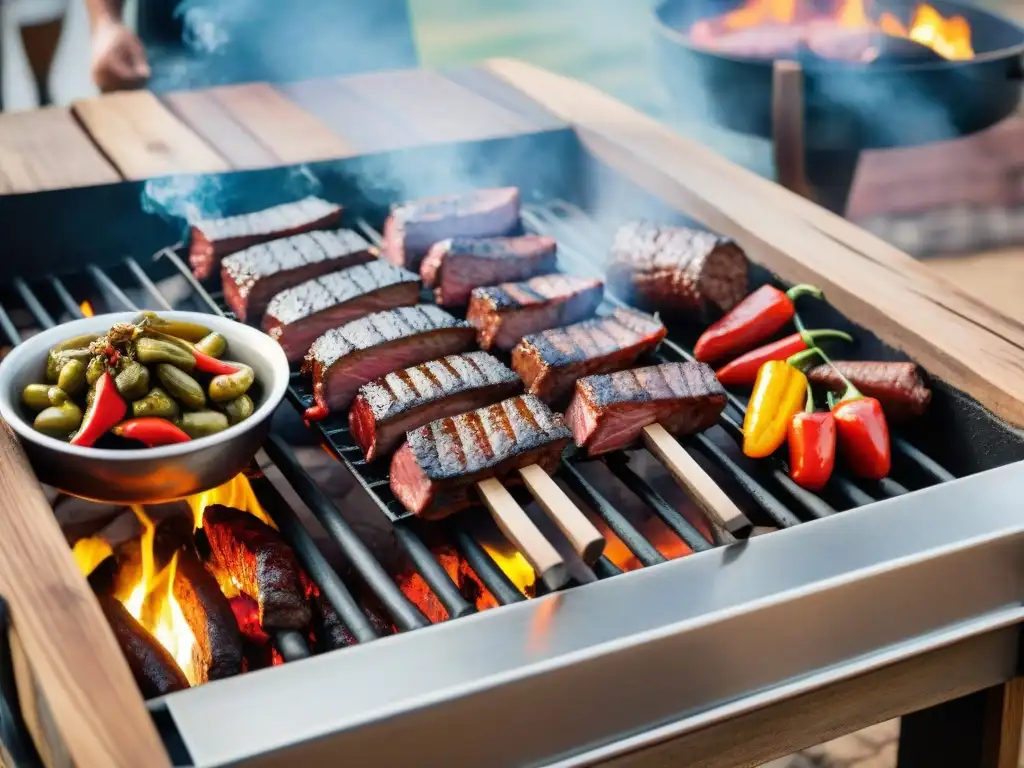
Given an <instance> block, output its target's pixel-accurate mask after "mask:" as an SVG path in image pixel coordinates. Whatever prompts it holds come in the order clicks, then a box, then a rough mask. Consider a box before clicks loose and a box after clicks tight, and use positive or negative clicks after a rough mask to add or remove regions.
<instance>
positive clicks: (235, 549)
mask: <svg viewBox="0 0 1024 768" xmlns="http://www.w3.org/2000/svg"><path fill="white" fill-rule="evenodd" d="M203 531H204V532H205V533H206V538H207V539H208V540H209V542H210V552H211V557H212V559H213V562H214V564H215V565H216V566H217V567H219V568H223V569H225V570H226V571H228V573H230V574H231V575H232V577H233V578H234V579H235V581H236V583H237V585H238V588H239V589H240V590H241V591H242V592H245V593H246V594H248V595H250V596H251V597H254V598H256V601H257V602H258V603H259V606H260V625H261V626H262V627H263V628H264V629H265V630H267V631H272V630H276V629H302V628H304V627H305V626H306V625H307V624H309V620H310V610H309V604H308V602H307V601H306V595H305V593H304V591H303V589H302V583H301V576H300V574H301V568H300V567H299V563H298V560H296V559H295V553H294V552H293V551H292V548H291V547H290V546H288V544H287V543H286V542H285V540H284V539H283V538H281V534H279V533H278V532H277V531H275V530H274V529H273V528H271V527H270V526H268V525H266V524H265V523H263V522H262V521H261V520H258V519H257V518H255V517H254V516H253V515H250V514H249V513H248V512H242V511H240V510H237V509H233V508H231V507H225V506H223V505H222V504H212V505H210V506H208V507H207V508H206V509H205V510H204V512H203Z"/></svg>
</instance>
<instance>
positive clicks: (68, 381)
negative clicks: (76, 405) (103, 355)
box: [57, 360, 85, 395]
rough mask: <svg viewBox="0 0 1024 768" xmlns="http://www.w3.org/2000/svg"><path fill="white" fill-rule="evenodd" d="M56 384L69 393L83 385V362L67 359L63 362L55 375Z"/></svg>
mask: <svg viewBox="0 0 1024 768" xmlns="http://www.w3.org/2000/svg"><path fill="white" fill-rule="evenodd" d="M57 386H58V387H60V388H61V389H63V390H64V391H65V392H67V393H68V394H69V395H73V394H75V393H76V392H77V391H78V390H80V389H82V388H83V387H85V363H83V362H82V361H81V360H68V361H67V362H66V363H64V366H63V367H62V368H61V369H60V373H59V374H58V375H57Z"/></svg>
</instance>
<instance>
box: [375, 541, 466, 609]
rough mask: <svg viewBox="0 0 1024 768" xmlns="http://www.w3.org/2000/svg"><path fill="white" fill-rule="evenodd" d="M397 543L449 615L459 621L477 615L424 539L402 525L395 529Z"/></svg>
mask: <svg viewBox="0 0 1024 768" xmlns="http://www.w3.org/2000/svg"><path fill="white" fill-rule="evenodd" d="M394 532H395V541H397V542H398V546H400V547H401V548H402V549H403V550H404V551H405V554H406V555H408V557H409V559H410V560H411V561H412V564H413V567H414V568H416V570H417V571H418V572H419V574H420V575H421V576H422V577H423V580H424V581H426V582H427V584H428V585H429V586H430V589H431V590H432V591H433V592H434V594H435V595H437V599H438V600H440V601H441V605H443V606H444V609H445V611H447V612H448V615H449V616H450V617H451V618H453V619H457V618H459V617H460V616H468V615H469V614H471V613H476V606H475V605H471V604H470V603H469V602H468V601H467V600H466V599H465V598H464V597H463V596H462V593H461V592H459V588H458V586H457V585H456V584H455V582H454V581H452V579H451V576H449V575H448V572H447V571H446V570H445V569H444V568H442V567H441V564H440V563H438V562H437V560H436V559H435V558H434V555H433V554H432V553H431V551H430V550H429V549H428V548H427V545H426V544H424V543H423V539H421V538H420V537H419V536H417V535H416V534H414V533H413V532H412V531H411V530H409V526H408V525H407V524H404V523H400V524H398V525H396V526H395V527H394Z"/></svg>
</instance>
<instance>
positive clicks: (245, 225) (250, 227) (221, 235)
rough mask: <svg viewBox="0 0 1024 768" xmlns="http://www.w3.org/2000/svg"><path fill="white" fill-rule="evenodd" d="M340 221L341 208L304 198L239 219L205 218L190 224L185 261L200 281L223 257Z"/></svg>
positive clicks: (331, 225)
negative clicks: (186, 260) (190, 238)
mask: <svg viewBox="0 0 1024 768" xmlns="http://www.w3.org/2000/svg"><path fill="white" fill-rule="evenodd" d="M340 221H341V206H340V205H335V204H334V203H328V202H327V201H326V200H321V199H320V198H318V197H307V198H305V199H304V200H299V201H298V202H294V203H285V204H284V205H277V206H274V207H273V208H267V209H265V210H262V211H255V212H253V213H244V214H242V215H241V216H229V217H227V218H224V219H207V220H205V221H197V222H196V223H194V224H193V225H192V242H191V245H190V246H189V252H188V261H189V264H191V265H192V272H193V274H195V276H196V277H197V278H198V279H200V280H205V279H206V278H207V277H209V276H210V275H212V274H213V273H214V271H215V270H216V269H217V265H218V264H220V260H221V259H222V258H224V257H225V256H228V255H230V254H232V253H236V252H238V251H240V250H242V249H243V248H248V247H249V246H251V245H256V244H257V243H265V242H267V241H268V240H275V239H277V238H279V237H288V236H289V235H297V234H299V233H300V232H311V231H313V230H315V229H330V228H331V227H335V226H337V225H338V222H340Z"/></svg>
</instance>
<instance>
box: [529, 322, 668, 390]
mask: <svg viewBox="0 0 1024 768" xmlns="http://www.w3.org/2000/svg"><path fill="white" fill-rule="evenodd" d="M665 333H666V330H665V326H664V325H662V324H661V323H660V322H659V321H658V320H657V319H656V318H654V317H651V316H650V315H645V314H644V313H643V312H637V311H636V310H632V309H616V310H615V311H614V312H612V313H611V315H609V316H608V317H596V318H593V319H592V320H584V321H583V322H582V323H576V324H575V325H569V326H566V327H565V328H553V329H551V330H548V331H542V332H541V333H533V334H530V335H529V336H526V337H525V338H524V339H523V340H522V341H520V342H519V344H518V345H517V346H516V348H515V349H514V350H512V368H513V370H515V372H516V373H518V374H519V375H520V377H522V379H523V382H524V383H525V384H526V388H527V391H529V392H531V393H533V394H535V395H536V396H537V397H539V398H540V399H541V400H544V401H545V402H548V403H553V402H558V401H559V400H560V399H561V398H563V397H564V396H566V395H568V394H569V392H570V391H572V388H573V384H574V382H575V381H576V380H577V379H579V378H582V377H583V376H589V375H592V374H597V373H608V372H609V371H617V370H619V369H621V368H628V367H629V366H631V365H632V364H633V363H635V362H636V360H637V358H638V357H640V355H642V354H643V353H644V352H648V351H652V350H654V349H656V348H657V346H658V345H659V344H660V343H661V340H662V339H663V338H665Z"/></svg>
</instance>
